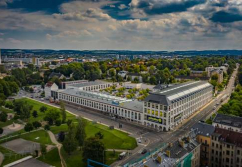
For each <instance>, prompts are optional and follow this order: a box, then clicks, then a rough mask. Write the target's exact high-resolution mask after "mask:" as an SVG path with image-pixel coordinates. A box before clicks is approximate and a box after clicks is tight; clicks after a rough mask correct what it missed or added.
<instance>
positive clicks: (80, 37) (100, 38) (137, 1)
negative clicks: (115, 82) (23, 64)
mask: <svg viewBox="0 0 242 167" xmlns="http://www.w3.org/2000/svg"><path fill="white" fill-rule="evenodd" d="M0 23H1V24H0V48H18V49H21V48H25V49H76V50H86V49H90V50H96V49H118V50H122V49H125V50H168V51H169V50H171V51H172V50H205V49H213V50H217V49H242V45H241V42H242V0H0Z"/></svg>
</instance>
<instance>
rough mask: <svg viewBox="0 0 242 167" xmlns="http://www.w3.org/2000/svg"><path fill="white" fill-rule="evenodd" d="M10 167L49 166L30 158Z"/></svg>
mask: <svg viewBox="0 0 242 167" xmlns="http://www.w3.org/2000/svg"><path fill="white" fill-rule="evenodd" d="M12 167H50V165H49V164H46V163H44V162H42V161H39V160H37V159H35V158H31V159H28V160H26V161H23V162H21V163H18V164H16V165H13V166H12Z"/></svg>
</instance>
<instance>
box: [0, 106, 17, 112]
mask: <svg viewBox="0 0 242 167" xmlns="http://www.w3.org/2000/svg"><path fill="white" fill-rule="evenodd" d="M0 111H5V112H6V113H14V112H13V110H11V109H8V108H5V107H2V106H0Z"/></svg>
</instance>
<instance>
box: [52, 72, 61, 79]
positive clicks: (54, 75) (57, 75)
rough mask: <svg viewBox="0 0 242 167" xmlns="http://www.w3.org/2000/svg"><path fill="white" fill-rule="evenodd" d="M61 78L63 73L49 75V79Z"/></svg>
mask: <svg viewBox="0 0 242 167" xmlns="http://www.w3.org/2000/svg"><path fill="white" fill-rule="evenodd" d="M61 76H62V74H61V73H56V72H52V73H51V74H50V75H49V78H53V77H58V78H60V77H61Z"/></svg>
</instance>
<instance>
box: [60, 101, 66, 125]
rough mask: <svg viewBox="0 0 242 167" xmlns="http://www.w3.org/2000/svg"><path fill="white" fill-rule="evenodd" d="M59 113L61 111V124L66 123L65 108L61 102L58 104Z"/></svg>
mask: <svg viewBox="0 0 242 167" xmlns="http://www.w3.org/2000/svg"><path fill="white" fill-rule="evenodd" d="M60 111H61V116H62V122H63V123H65V122H66V108H65V104H64V102H63V101H61V102H60Z"/></svg>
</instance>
